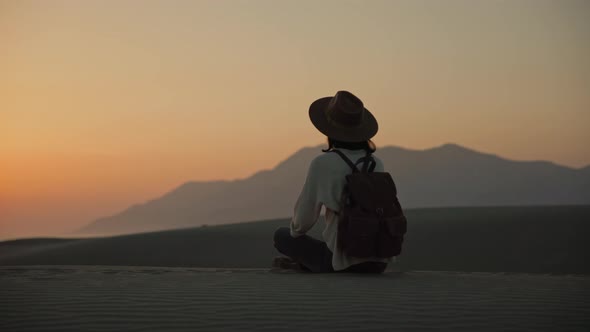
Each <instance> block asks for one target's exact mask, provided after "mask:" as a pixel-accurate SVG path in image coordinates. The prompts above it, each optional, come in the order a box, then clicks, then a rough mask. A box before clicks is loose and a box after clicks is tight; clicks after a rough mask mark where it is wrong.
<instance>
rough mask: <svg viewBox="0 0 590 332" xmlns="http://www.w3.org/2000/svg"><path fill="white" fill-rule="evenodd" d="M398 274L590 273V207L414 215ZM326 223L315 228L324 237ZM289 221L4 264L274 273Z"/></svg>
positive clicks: (24, 246) (71, 249)
mask: <svg viewBox="0 0 590 332" xmlns="http://www.w3.org/2000/svg"><path fill="white" fill-rule="evenodd" d="M406 214H407V217H408V233H407V236H406V239H405V242H404V246H403V250H402V254H401V256H400V257H399V259H398V261H397V263H396V264H394V265H393V266H392V267H393V268H394V269H396V270H443V271H471V272H474V271H481V272H529V273H559V274H569V273H579V274H590V265H589V264H588V262H589V260H590V242H589V241H588V239H587V237H588V236H587V234H588V232H589V231H590V223H588V220H590V206H541V207H477V208H473V207H469V208H432V209H410V210H408V211H407V213H406ZM323 224H324V222H323V221H319V222H318V224H317V225H316V227H314V228H312V230H311V233H310V234H311V235H312V236H314V237H317V238H320V236H321V232H322V230H323V226H324V225H323ZM286 225H288V219H279V220H268V221H260V222H249V223H239V224H232V225H221V226H213V227H194V228H187V229H176V230H168V231H158V232H150V233H141V234H131V235H119V236H113V237H102V238H88V239H26V240H13V241H5V242H0V266H3V265H4V266H6V265H11V266H12V265H124V266H193V267H228V268H268V267H270V263H271V261H272V258H273V257H274V256H277V255H279V253H278V252H277V251H276V249H275V248H274V247H273V243H272V236H273V233H274V231H275V230H276V229H277V228H278V227H280V226H286Z"/></svg>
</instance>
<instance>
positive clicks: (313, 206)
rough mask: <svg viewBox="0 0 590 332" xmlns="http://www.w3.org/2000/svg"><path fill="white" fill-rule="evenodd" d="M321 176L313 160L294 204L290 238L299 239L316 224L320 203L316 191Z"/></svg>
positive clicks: (320, 207)
mask: <svg viewBox="0 0 590 332" xmlns="http://www.w3.org/2000/svg"><path fill="white" fill-rule="evenodd" d="M320 180H321V174H320V169H319V165H318V163H317V160H313V161H312V162H311V164H310V165H309V170H308V171H307V178H306V179H305V184H304V185H303V189H302V190H301V194H300V195H299V198H298V199H297V202H296V203H295V211H294V213H293V218H292V219H291V236H292V237H299V236H301V235H304V234H305V233H306V232H307V231H309V230H310V229H311V228H312V227H313V225H315V223H316V222H317V220H318V218H319V216H320V211H321V210H322V203H321V202H320V201H319V195H318V191H319V190H318V189H319V187H320Z"/></svg>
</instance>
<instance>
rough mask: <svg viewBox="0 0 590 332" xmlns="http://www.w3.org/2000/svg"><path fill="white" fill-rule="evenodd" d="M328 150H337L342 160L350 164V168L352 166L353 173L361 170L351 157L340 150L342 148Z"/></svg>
mask: <svg viewBox="0 0 590 332" xmlns="http://www.w3.org/2000/svg"><path fill="white" fill-rule="evenodd" d="M327 152H335V153H336V154H337V155H339V156H340V158H342V160H344V161H345V162H346V163H347V164H348V166H350V168H352V172H353V173H358V172H359V169H358V168H357V167H356V165H355V164H354V163H353V162H352V161H351V160H350V159H348V157H347V156H346V155H345V154H344V153H343V152H342V151H340V150H330V151H327Z"/></svg>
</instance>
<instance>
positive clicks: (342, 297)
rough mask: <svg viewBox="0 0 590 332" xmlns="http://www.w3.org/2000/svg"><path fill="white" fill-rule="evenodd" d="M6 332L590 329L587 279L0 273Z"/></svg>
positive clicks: (0, 325)
mask: <svg viewBox="0 0 590 332" xmlns="http://www.w3.org/2000/svg"><path fill="white" fill-rule="evenodd" d="M0 312H2V315H1V318H0V330H2V331H120V330H126V331H139V330H147V331H152V330H160V331H245V330H246V331H425V330H445V331H500V330H503V331H507V330H511V331H588V328H590V277H588V276H552V275H535V274H503V273H463V272H461V273H457V272H418V271H415V272H404V273H399V272H387V273H385V274H383V275H372V276H366V275H352V274H309V273H294V272H286V273H285V272H281V273H275V272H273V271H270V270H268V269H198V268H146V267H122V266H119V267H113V266H111V267H108V266H96V267H90V266H53V267H48V266H36V267H34V266H28V267H24V266H23V267H1V268H0Z"/></svg>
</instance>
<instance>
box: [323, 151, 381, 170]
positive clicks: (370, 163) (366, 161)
mask: <svg viewBox="0 0 590 332" xmlns="http://www.w3.org/2000/svg"><path fill="white" fill-rule="evenodd" d="M327 152H335V153H336V154H337V155H339V156H340V158H342V160H344V161H345V162H346V163H347V164H348V166H350V168H351V169H352V172H353V173H359V172H363V173H367V172H369V173H370V172H373V171H374V170H375V166H376V165H377V163H376V162H375V159H373V157H372V156H371V152H368V151H367V155H365V156H364V157H361V158H359V159H358V160H357V161H356V163H353V162H352V161H351V160H350V159H348V157H347V156H346V155H345V154H344V153H343V152H342V151H340V150H336V149H333V150H330V151H327ZM361 162H362V163H363V168H362V170H360V171H359V169H358V167H357V165H358V164H360V163H361Z"/></svg>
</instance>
